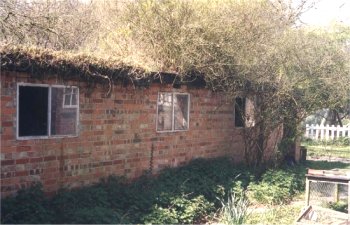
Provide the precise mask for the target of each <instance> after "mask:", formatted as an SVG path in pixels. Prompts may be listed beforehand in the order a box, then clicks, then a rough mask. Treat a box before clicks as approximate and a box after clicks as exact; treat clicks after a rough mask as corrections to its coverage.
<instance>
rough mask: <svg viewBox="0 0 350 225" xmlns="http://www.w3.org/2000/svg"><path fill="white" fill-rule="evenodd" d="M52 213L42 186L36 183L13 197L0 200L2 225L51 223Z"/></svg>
mask: <svg viewBox="0 0 350 225" xmlns="http://www.w3.org/2000/svg"><path fill="white" fill-rule="evenodd" d="M53 215H54V212H53V211H52V210H51V209H50V207H49V202H48V201H47V199H46V198H45V196H44V192H43V190H42V185H41V184H39V183H37V184H34V185H32V186H31V187H30V188H27V189H21V190H19V191H18V193H17V195H16V196H15V197H8V198H5V199H2V200H1V223H2V224H5V223H7V224H12V223H21V224H30V223H32V224H35V223H37V224H40V223H51V222H53Z"/></svg>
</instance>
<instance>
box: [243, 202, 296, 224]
mask: <svg viewBox="0 0 350 225" xmlns="http://www.w3.org/2000/svg"><path fill="white" fill-rule="evenodd" d="M301 208H302V206H296V205H279V206H270V207H268V208H266V209H265V210H264V211H262V212H255V213H251V214H250V216H249V217H248V220H247V224H293V223H294V222H295V219H296V218H297V217H298V215H299V213H300V211H301Z"/></svg>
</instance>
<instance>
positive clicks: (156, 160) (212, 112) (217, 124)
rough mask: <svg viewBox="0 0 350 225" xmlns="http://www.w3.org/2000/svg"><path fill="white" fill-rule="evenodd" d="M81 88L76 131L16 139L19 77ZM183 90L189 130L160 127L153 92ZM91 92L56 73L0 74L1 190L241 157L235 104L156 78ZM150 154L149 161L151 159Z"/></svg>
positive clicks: (76, 182) (85, 181)
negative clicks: (144, 84)
mask: <svg viewBox="0 0 350 225" xmlns="http://www.w3.org/2000/svg"><path fill="white" fill-rule="evenodd" d="M18 82H25V83H36V84H40V83H45V84H64V85H76V86H79V92H80V94H79V101H80V109H79V117H80V118H79V135H78V137H66V138H49V139H33V140H16V92H17V90H16V89H17V83H18ZM159 91H162V92H173V91H174V92H184V93H189V94H190V97H191V104H190V124H189V130H188V131H181V132H169V133H157V132H156V118H157V117H156V110H157V96H158V92H159ZM105 93H106V90H105V88H102V87H100V86H97V87H96V88H95V89H94V90H93V91H92V93H90V91H89V89H88V88H87V87H86V84H85V83H82V82H80V83H79V82H74V81H72V82H67V81H64V82H63V81H60V79H58V78H57V77H53V78H50V79H45V80H36V79H33V78H30V77H29V76H27V75H26V74H23V73H22V74H21V73H14V72H6V71H2V72H1V154H0V156H1V194H2V196H6V195H8V194H11V193H14V192H15V191H16V190H18V189H19V188H20V187H27V186H29V185H30V184H31V183H32V182H33V181H40V182H42V183H43V185H44V190H45V191H46V192H48V193H50V192H55V191H56V190H57V189H58V188H59V187H67V186H68V187H77V186H81V185H88V184H90V183H92V182H96V181H98V180H99V179H100V178H102V177H105V176H108V175H111V174H115V175H124V176H127V177H128V178H135V177H137V176H140V175H141V174H142V173H143V172H144V171H146V170H148V169H149V168H150V165H151V161H153V162H152V164H153V171H154V172H157V171H159V170H160V169H162V168H165V167H174V166H178V165H181V164H184V163H186V162H188V161H190V160H191V159H194V158H197V157H205V158H210V157H217V156H223V155H228V156H230V157H233V158H234V160H235V161H241V160H242V158H243V154H242V150H243V146H242V137H241V136H240V135H239V132H240V131H241V130H240V129H241V128H235V127H234V115H233V113H234V112H233V104H232V103H231V102H230V101H228V100H227V99H225V97H224V96H223V95H221V94H220V93H213V92H211V91H209V90H207V89H190V88H188V87H186V86H182V87H181V88H180V89H174V88H172V87H171V85H168V86H166V85H160V84H154V85H152V86H151V87H150V88H136V89H134V88H133V87H131V86H130V87H122V86H119V85H115V86H114V87H113V91H112V93H111V96H110V97H108V98H105V97H104V95H105ZM151 155H153V160H151V158H152V157H151Z"/></svg>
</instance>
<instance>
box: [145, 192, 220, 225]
mask: <svg viewBox="0 0 350 225" xmlns="http://www.w3.org/2000/svg"><path fill="white" fill-rule="evenodd" d="M163 198H164V197H163ZM213 210H214V205H213V203H210V202H208V200H206V199H205V198H204V196H202V195H200V196H197V197H194V198H188V196H186V195H181V196H175V197H169V196H167V197H165V199H163V200H161V203H159V205H158V204H155V205H154V206H153V207H152V210H151V212H150V213H149V214H148V215H146V216H145V217H144V218H143V222H144V223H152V224H174V223H181V224H189V223H199V222H200V221H201V220H202V219H203V218H204V217H206V216H209V214H210V212H212V211H213Z"/></svg>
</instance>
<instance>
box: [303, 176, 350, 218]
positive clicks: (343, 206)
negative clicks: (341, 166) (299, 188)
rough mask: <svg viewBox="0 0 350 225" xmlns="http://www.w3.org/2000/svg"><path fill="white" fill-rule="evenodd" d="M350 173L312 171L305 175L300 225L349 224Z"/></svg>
mask: <svg viewBox="0 0 350 225" xmlns="http://www.w3.org/2000/svg"><path fill="white" fill-rule="evenodd" d="M349 186H350V171H345V170H313V169H309V170H308V173H307V174H306V190H305V194H306V206H307V207H306V208H304V209H303V212H302V214H301V216H300V217H299V218H298V220H297V222H302V224H310V223H311V224H312V223H321V224H350V209H349V205H350V204H349V203H350V187H349Z"/></svg>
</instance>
